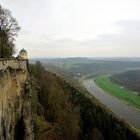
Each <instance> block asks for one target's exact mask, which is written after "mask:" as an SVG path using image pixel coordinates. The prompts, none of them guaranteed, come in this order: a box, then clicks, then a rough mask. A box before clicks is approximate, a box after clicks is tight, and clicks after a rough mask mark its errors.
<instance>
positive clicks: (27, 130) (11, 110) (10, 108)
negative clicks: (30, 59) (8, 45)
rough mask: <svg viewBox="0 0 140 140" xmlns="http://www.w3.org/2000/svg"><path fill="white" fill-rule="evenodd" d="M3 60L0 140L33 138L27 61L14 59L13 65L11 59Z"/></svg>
mask: <svg viewBox="0 0 140 140" xmlns="http://www.w3.org/2000/svg"><path fill="white" fill-rule="evenodd" d="M3 62H4V63H3ZM3 62H0V64H1V65H0V140H33V139H34V135H33V123H32V113H31V99H30V85H29V82H28V81H29V74H28V70H27V62H26V61H20V60H18V61H17V60H14V66H13V65H12V64H11V60H10V64H9V62H8V61H6V62H5V61H3ZM12 66H13V67H12ZM22 66H24V67H22Z"/></svg>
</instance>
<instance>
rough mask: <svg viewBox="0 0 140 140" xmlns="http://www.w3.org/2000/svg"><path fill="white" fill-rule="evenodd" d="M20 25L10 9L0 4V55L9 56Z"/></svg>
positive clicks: (12, 50)
mask: <svg viewBox="0 0 140 140" xmlns="http://www.w3.org/2000/svg"><path fill="white" fill-rule="evenodd" d="M19 30H20V27H19V25H18V23H17V21H16V19H15V18H14V17H13V16H12V14H11V11H9V10H8V9H5V8H3V7H2V6H1V5H0V57H1V58H4V57H11V56H12V54H13V53H14V50H15V49H14V41H15V37H16V36H17V33H18V31H19Z"/></svg>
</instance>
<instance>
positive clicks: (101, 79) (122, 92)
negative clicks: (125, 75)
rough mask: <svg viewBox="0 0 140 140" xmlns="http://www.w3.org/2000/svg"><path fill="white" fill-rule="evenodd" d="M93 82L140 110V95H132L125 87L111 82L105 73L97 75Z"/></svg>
mask: <svg viewBox="0 0 140 140" xmlns="http://www.w3.org/2000/svg"><path fill="white" fill-rule="evenodd" d="M95 82H96V84H97V85H98V86H100V87H101V88H103V89H104V90H105V91H107V92H108V93H109V94H111V95H113V96H115V97H117V98H118V99H120V100H122V101H125V102H126V103H127V104H128V105H130V106H132V107H135V108H136V109H138V110H140V97H139V96H136V95H134V94H133V93H132V92H130V91H129V90H127V89H126V88H121V86H119V85H117V84H115V83H113V82H111V81H110V80H109V78H108V76H107V75H100V76H98V77H97V79H96V81H95Z"/></svg>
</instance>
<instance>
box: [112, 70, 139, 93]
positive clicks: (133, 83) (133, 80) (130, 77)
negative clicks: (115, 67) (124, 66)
mask: <svg viewBox="0 0 140 140" xmlns="http://www.w3.org/2000/svg"><path fill="white" fill-rule="evenodd" d="M110 79H111V80H112V81H113V82H115V83H117V84H119V85H122V86H124V87H126V88H128V89H129V90H131V91H132V92H136V93H137V94H138V95H140V70H132V71H126V72H123V73H119V74H115V75H113V76H111V78H110Z"/></svg>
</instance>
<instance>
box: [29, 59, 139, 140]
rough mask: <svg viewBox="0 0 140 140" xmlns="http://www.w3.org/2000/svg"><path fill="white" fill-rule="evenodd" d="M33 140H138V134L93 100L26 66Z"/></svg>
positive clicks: (53, 76) (41, 70)
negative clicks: (30, 94) (30, 99)
mask: <svg viewBox="0 0 140 140" xmlns="http://www.w3.org/2000/svg"><path fill="white" fill-rule="evenodd" d="M30 73H31V74H32V80H31V81H32V82H31V87H32V88H31V89H32V90H31V93H32V108H33V120H34V128H35V139H40V140H45V139H46V138H47V139H51V140H52V139H53V140H55V139H57V140H72V139H73V140H79V139H80V140H112V139H113V140H134V139H135V140H139V139H140V136H139V134H138V133H137V132H136V131H135V130H134V129H132V128H131V127H130V126H129V125H128V124H126V123H125V122H124V120H120V119H119V118H118V117H116V116H115V115H114V114H113V113H112V112H110V111H109V110H108V109H107V108H106V107H105V106H104V105H102V104H101V103H99V102H98V101H97V100H96V99H95V98H94V97H93V96H90V94H89V93H88V92H87V91H85V90H83V89H80V88H79V87H78V88H77V87H75V85H72V84H71V83H69V82H68V81H67V80H66V79H62V78H61V77H59V76H57V75H56V74H54V73H51V72H49V71H46V70H45V68H44V67H43V65H42V64H41V63H40V62H36V64H34V65H30Z"/></svg>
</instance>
